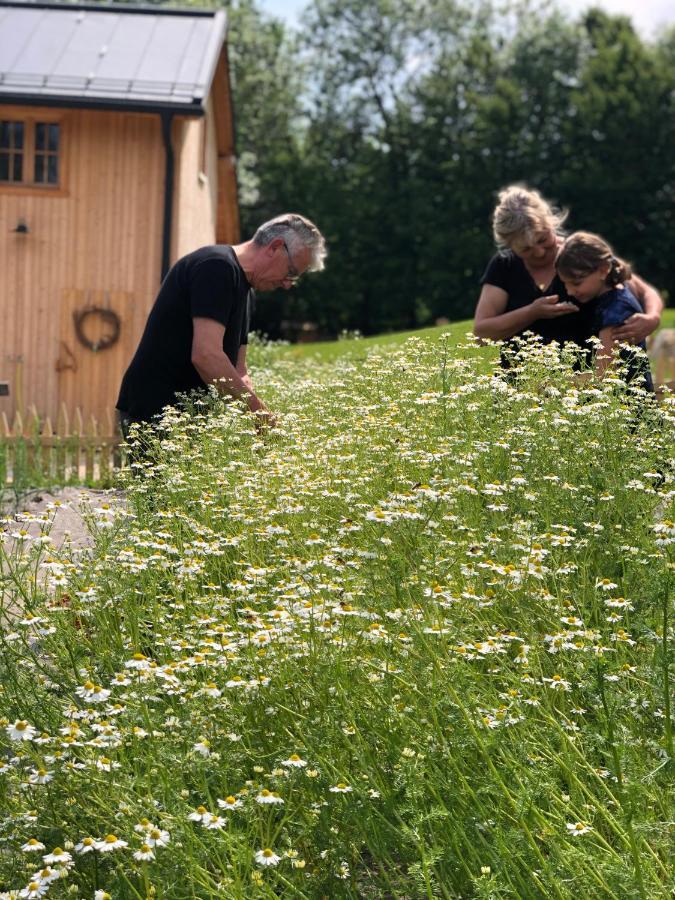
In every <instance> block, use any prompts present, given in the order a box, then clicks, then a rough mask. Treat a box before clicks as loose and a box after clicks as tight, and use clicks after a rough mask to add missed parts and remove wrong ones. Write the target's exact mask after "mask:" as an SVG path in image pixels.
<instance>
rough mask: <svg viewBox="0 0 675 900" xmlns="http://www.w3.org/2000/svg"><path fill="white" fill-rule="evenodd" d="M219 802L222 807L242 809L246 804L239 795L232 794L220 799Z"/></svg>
mask: <svg viewBox="0 0 675 900" xmlns="http://www.w3.org/2000/svg"><path fill="white" fill-rule="evenodd" d="M217 802H218V806H219V807H220V808H221V809H240V808H241V807H242V806H243V805H244V804H243V803H242V801H241V800H240V799H239V798H238V797H233V796H232V795H231V794H230V795H229V796H228V797H226V798H225V799H224V800H218V801H217Z"/></svg>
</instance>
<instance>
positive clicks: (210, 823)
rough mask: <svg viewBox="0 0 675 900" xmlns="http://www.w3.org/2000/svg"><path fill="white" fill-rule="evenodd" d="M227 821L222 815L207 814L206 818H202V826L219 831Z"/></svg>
mask: <svg viewBox="0 0 675 900" xmlns="http://www.w3.org/2000/svg"><path fill="white" fill-rule="evenodd" d="M226 824H227V823H226V822H225V819H223V818H222V816H213V815H209V816H208V818H205V819H202V825H203V826H204V828H209V829H214V830H216V831H220V830H221V829H222V828H224V827H225V825H226Z"/></svg>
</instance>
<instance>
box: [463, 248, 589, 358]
mask: <svg viewBox="0 0 675 900" xmlns="http://www.w3.org/2000/svg"><path fill="white" fill-rule="evenodd" d="M480 283H481V284H492V285H494V286H495V287H498V288H501V289H502V290H503V291H506V293H507V294H508V300H507V303H506V309H505V310H504V312H512V311H513V310H514V309H520V308H521V307H523V306H528V305H529V304H530V303H533V302H534V301H535V300H536V299H537V298H538V297H548V296H550V295H551V294H557V295H558V297H559V298H560V301H561V302H563V301H564V302H567V303H574V304H575V306H577V307H578V309H579V311H578V312H572V313H570V314H569V315H566V316H560V317H558V318H556V319H537V320H536V321H534V322H532V323H531V324H530V325H528V326H527V328H525V329H523V331H532V332H534V333H535V334H538V335H541V338H542V340H543V341H544V343H545V344H549V343H550V342H551V341H559V342H560V343H567V342H568V341H573V342H574V343H575V344H578V345H579V346H580V347H583V346H584V345H585V343H586V341H587V340H588V338H589V337H592V336H593V335H594V334H597V331H596V330H595V317H594V315H593V311H592V309H590V308H589V306H588V304H586V305H582V304H579V303H577V302H576V300H575V299H574V298H573V297H570V296H569V295H568V294H567V291H566V290H565V285H564V284H563V283H562V281H561V280H560V278H558V275H557V274H556V275H554V276H553V280H552V281H551V283H550V284H548V285H545V287H544V288H543V290H542V288H540V287H539V285H538V284H536V283H535V281H534V279H533V278H532V276H531V275H530V273H529V272H528V271H527V269H526V268H525V263H524V262H523V261H522V259H521V258H520V257H519V256H517V255H516V254H515V253H514V252H513V251H512V250H505V251H503V252H501V253H497V254H496V255H495V256H493V257H492V259H491V260H490V262H489V263H488V266H487V268H486V270H485V273H484V274H483V277H482V278H481V280H480ZM523 331H520V332H518V334H516V335H514V337H518V336H519V335H521V334H523Z"/></svg>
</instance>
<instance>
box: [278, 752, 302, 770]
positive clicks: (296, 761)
mask: <svg viewBox="0 0 675 900" xmlns="http://www.w3.org/2000/svg"><path fill="white" fill-rule="evenodd" d="M281 765H282V766H286V767H287V768H294V769H304V768H305V766H306V765H307V763H306V761H305V760H304V759H301V758H300V757H299V756H298V754H297V753H292V754H291V755H290V756H289V757H288V759H284V760H282V761H281Z"/></svg>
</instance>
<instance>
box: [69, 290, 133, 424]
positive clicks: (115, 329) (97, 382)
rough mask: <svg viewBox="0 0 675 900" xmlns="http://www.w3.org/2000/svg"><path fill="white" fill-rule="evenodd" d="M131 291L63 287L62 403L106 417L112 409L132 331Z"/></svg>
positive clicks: (70, 410)
mask: <svg viewBox="0 0 675 900" xmlns="http://www.w3.org/2000/svg"><path fill="white" fill-rule="evenodd" d="M133 309H134V302H133V294H130V293H128V292H125V291H100V290H99V291H93V290H92V291H86V290H75V289H72V290H65V291H64V292H63V296H62V301H61V322H60V333H59V352H58V356H57V359H56V364H55V368H56V372H57V378H58V385H59V390H58V395H59V407H61V406H63V405H65V407H66V409H67V410H68V412H69V414H71V415H72V414H74V412H75V410H76V409H77V408H79V409H80V410H81V411H82V415H83V416H84V417H85V419H89V418H90V417H91V416H92V415H93V416H94V417H95V418H96V419H97V420H100V421H105V420H106V418H107V416H108V415H109V414H110V413H111V411H112V410H113V409H114V406H115V402H116V400H117V392H118V390H119V385H120V381H121V379H122V374H123V373H124V371H125V369H126V367H127V365H128V364H129V360H130V359H131V354H132V352H133V350H134V349H135V347H132V346H131V344H132V343H133V339H134V335H133V334H132V330H133V329H132V328H131V323H132V320H133Z"/></svg>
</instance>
